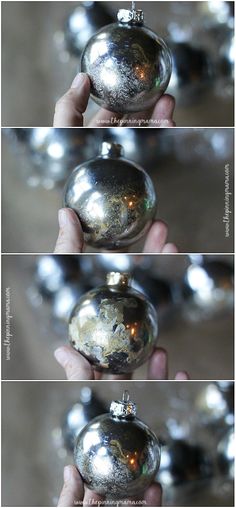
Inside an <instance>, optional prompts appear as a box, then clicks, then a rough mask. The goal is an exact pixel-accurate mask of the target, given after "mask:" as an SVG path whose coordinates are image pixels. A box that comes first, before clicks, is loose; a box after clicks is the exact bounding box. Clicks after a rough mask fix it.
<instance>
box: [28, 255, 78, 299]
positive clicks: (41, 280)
mask: <svg viewBox="0 0 236 508" xmlns="http://www.w3.org/2000/svg"><path fill="white" fill-rule="evenodd" d="M78 276H79V263H78V259H77V258H76V256H57V255H50V256H40V257H39V258H38V259H37V263H36V271H35V282H36V284H37V286H38V289H39V291H40V293H41V294H42V295H43V296H46V297H52V296H54V295H55V293H56V292H57V291H59V289H60V288H61V287H63V286H64V284H65V283H66V282H68V281H71V280H75V279H76V278H78Z"/></svg>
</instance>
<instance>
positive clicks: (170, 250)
mask: <svg viewBox="0 0 236 508" xmlns="http://www.w3.org/2000/svg"><path fill="white" fill-rule="evenodd" d="M177 252H178V249H177V247H176V245H175V244H174V243H166V244H165V246H164V247H163V249H162V253H165V254H176V253H177Z"/></svg>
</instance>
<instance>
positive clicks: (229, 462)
mask: <svg viewBox="0 0 236 508" xmlns="http://www.w3.org/2000/svg"><path fill="white" fill-rule="evenodd" d="M234 459H235V436H234V429H233V428H232V427H231V428H230V429H229V430H228V431H227V432H226V434H225V435H224V436H223V437H222V439H221V440H220V442H219V444H218V446H217V465H218V469H219V471H220V473H221V474H222V475H223V476H226V477H227V478H229V479H230V480H233V479H234Z"/></svg>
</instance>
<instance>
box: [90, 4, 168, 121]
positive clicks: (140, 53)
mask: <svg viewBox="0 0 236 508" xmlns="http://www.w3.org/2000/svg"><path fill="white" fill-rule="evenodd" d="M117 18H118V21H117V22H116V23H112V24H111V25H108V26H106V27H104V28H102V29H101V30H100V31H99V32H97V33H96V34H95V35H94V36H93V37H91V39H90V40H89V42H88V44H87V46H86V47H85V49H84V51H83V54H82V57H81V71H82V72H86V73H87V74H88V75H89V77H90V80H91V96H92V98H93V100H94V101H95V102H96V103H97V104H98V105H99V106H101V107H103V108H106V109H108V110H110V111H114V112H117V113H134V112H138V111H144V110H146V109H149V108H151V107H153V106H154V104H155V103H156V102H157V100H158V99H159V98H160V97H161V95H162V94H163V93H164V92H165V90H166V88H167V86H168V83H169V79H170V75H171V54H170V51H169V49H168V47H167V45H166V44H165V42H164V41H163V40H162V39H161V38H160V37H158V36H157V35H156V34H155V33H154V32H153V31H152V30H150V29H149V28H146V27H145V26H143V19H144V16H143V12H142V11H140V10H135V7H132V9H131V10H125V9H121V10H120V11H119V12H118V15H117Z"/></svg>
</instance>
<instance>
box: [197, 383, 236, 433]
mask: <svg viewBox="0 0 236 508" xmlns="http://www.w3.org/2000/svg"><path fill="white" fill-rule="evenodd" d="M195 407H196V410H197V412H198V415H199V418H200V420H201V424H202V425H210V426H212V425H214V426H218V428H219V430H221V427H220V426H219V422H222V423H223V424H226V425H232V424H233V422H234V384H233V382H228V386H225V382H216V383H209V384H207V385H206V386H205V387H204V388H203V389H202V390H201V391H200V393H199V395H198V396H197V398H196V401H195Z"/></svg>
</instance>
